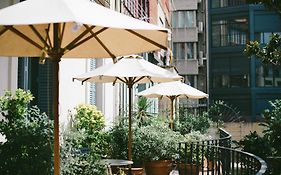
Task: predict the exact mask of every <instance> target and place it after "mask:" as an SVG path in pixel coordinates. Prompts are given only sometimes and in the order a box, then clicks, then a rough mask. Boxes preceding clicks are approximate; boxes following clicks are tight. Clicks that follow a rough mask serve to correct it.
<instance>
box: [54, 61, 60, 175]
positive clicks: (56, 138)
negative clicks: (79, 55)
mask: <svg viewBox="0 0 281 175" xmlns="http://www.w3.org/2000/svg"><path fill="white" fill-rule="evenodd" d="M54 67H55V71H54V74H55V75H54V79H55V82H54V100H53V102H54V107H53V109H54V175H59V174H60V143H59V142H60V141H59V107H58V106H59V61H55V62H54Z"/></svg>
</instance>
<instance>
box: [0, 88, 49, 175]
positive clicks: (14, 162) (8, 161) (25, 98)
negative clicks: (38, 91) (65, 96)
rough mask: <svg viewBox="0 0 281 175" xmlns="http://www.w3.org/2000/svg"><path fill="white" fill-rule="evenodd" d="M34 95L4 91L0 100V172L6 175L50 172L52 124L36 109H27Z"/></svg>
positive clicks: (44, 174)
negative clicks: (3, 137) (0, 118)
mask: <svg viewBox="0 0 281 175" xmlns="http://www.w3.org/2000/svg"><path fill="white" fill-rule="evenodd" d="M32 99H33V96H32V94H31V93H30V92H29V91H23V90H21V89H18V90H16V92H15V94H12V93H11V92H6V93H5V95H4V96H3V97H1V98H0V112H1V114H2V115H3V117H4V119H2V120H1V122H0V133H1V134H2V135H4V136H5V137H6V140H7V141H6V142H4V143H0V157H1V159H0V172H1V173H3V174H7V175H26V174H42V175H47V174H51V172H52V154H53V152H52V142H53V122H52V121H51V120H50V119H49V118H48V116H47V115H46V114H45V113H41V112H40V110H39V109H38V108H37V107H35V106H34V107H31V108H29V107H28V106H29V104H30V102H31V101H32Z"/></svg>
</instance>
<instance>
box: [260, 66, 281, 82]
mask: <svg viewBox="0 0 281 175" xmlns="http://www.w3.org/2000/svg"><path fill="white" fill-rule="evenodd" d="M256 86H257V87H281V67H280V66H279V67H272V66H264V65H260V66H258V67H257V68H256Z"/></svg>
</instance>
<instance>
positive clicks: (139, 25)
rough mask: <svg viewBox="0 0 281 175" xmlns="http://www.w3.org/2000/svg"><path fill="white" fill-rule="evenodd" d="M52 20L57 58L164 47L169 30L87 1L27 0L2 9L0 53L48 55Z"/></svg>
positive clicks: (110, 54)
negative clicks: (55, 37)
mask: <svg viewBox="0 0 281 175" xmlns="http://www.w3.org/2000/svg"><path fill="white" fill-rule="evenodd" d="M55 23H57V24H60V25H59V26H58V31H57V32H58V33H59V35H58V49H59V51H58V53H56V54H58V55H59V56H60V57H66V58H67V57H70V58H85V57H91V58H92V57H94V58H104V57H106V58H111V57H116V56H122V55H128V54H135V53H141V52H146V51H153V50H157V49H165V48H167V47H166V46H167V39H168V38H167V37H168V35H167V33H168V32H169V30H167V29H165V28H162V27H158V26H155V25H152V24H149V23H146V22H144V21H140V20H137V19H134V18H131V17H128V16H126V15H124V14H121V13H118V12H115V11H113V10H110V9H108V8H105V7H103V6H100V5H98V4H96V3H93V2H90V0H27V1H24V2H21V3H18V4H15V5H12V6H9V7H7V8H4V9H2V10H1V11H0V43H1V45H0V54H1V56H40V55H41V54H42V52H46V54H47V55H49V56H50V57H52V56H53V54H54V53H53V52H54V51H51V50H52V49H54V41H53V40H52V38H53V37H54V36H55V35H56V34H54V32H55V31H54V30H53V29H54V26H53V24H55ZM27 38H28V39H27ZM2 43H5V44H2ZM15 43H17V45H19V46H20V47H14V44H15Z"/></svg>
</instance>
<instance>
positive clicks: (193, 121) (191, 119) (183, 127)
mask: <svg viewBox="0 0 281 175" xmlns="http://www.w3.org/2000/svg"><path fill="white" fill-rule="evenodd" d="M210 124H211V121H210V119H209V116H208V113H206V112H204V113H202V114H201V115H200V114H199V115H196V114H188V115H185V116H179V123H178V126H176V127H175V128H176V130H178V131H179V132H180V133H181V134H183V135H185V134H187V133H190V132H191V131H200V132H201V133H206V132H207V130H208V129H209V128H210Z"/></svg>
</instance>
